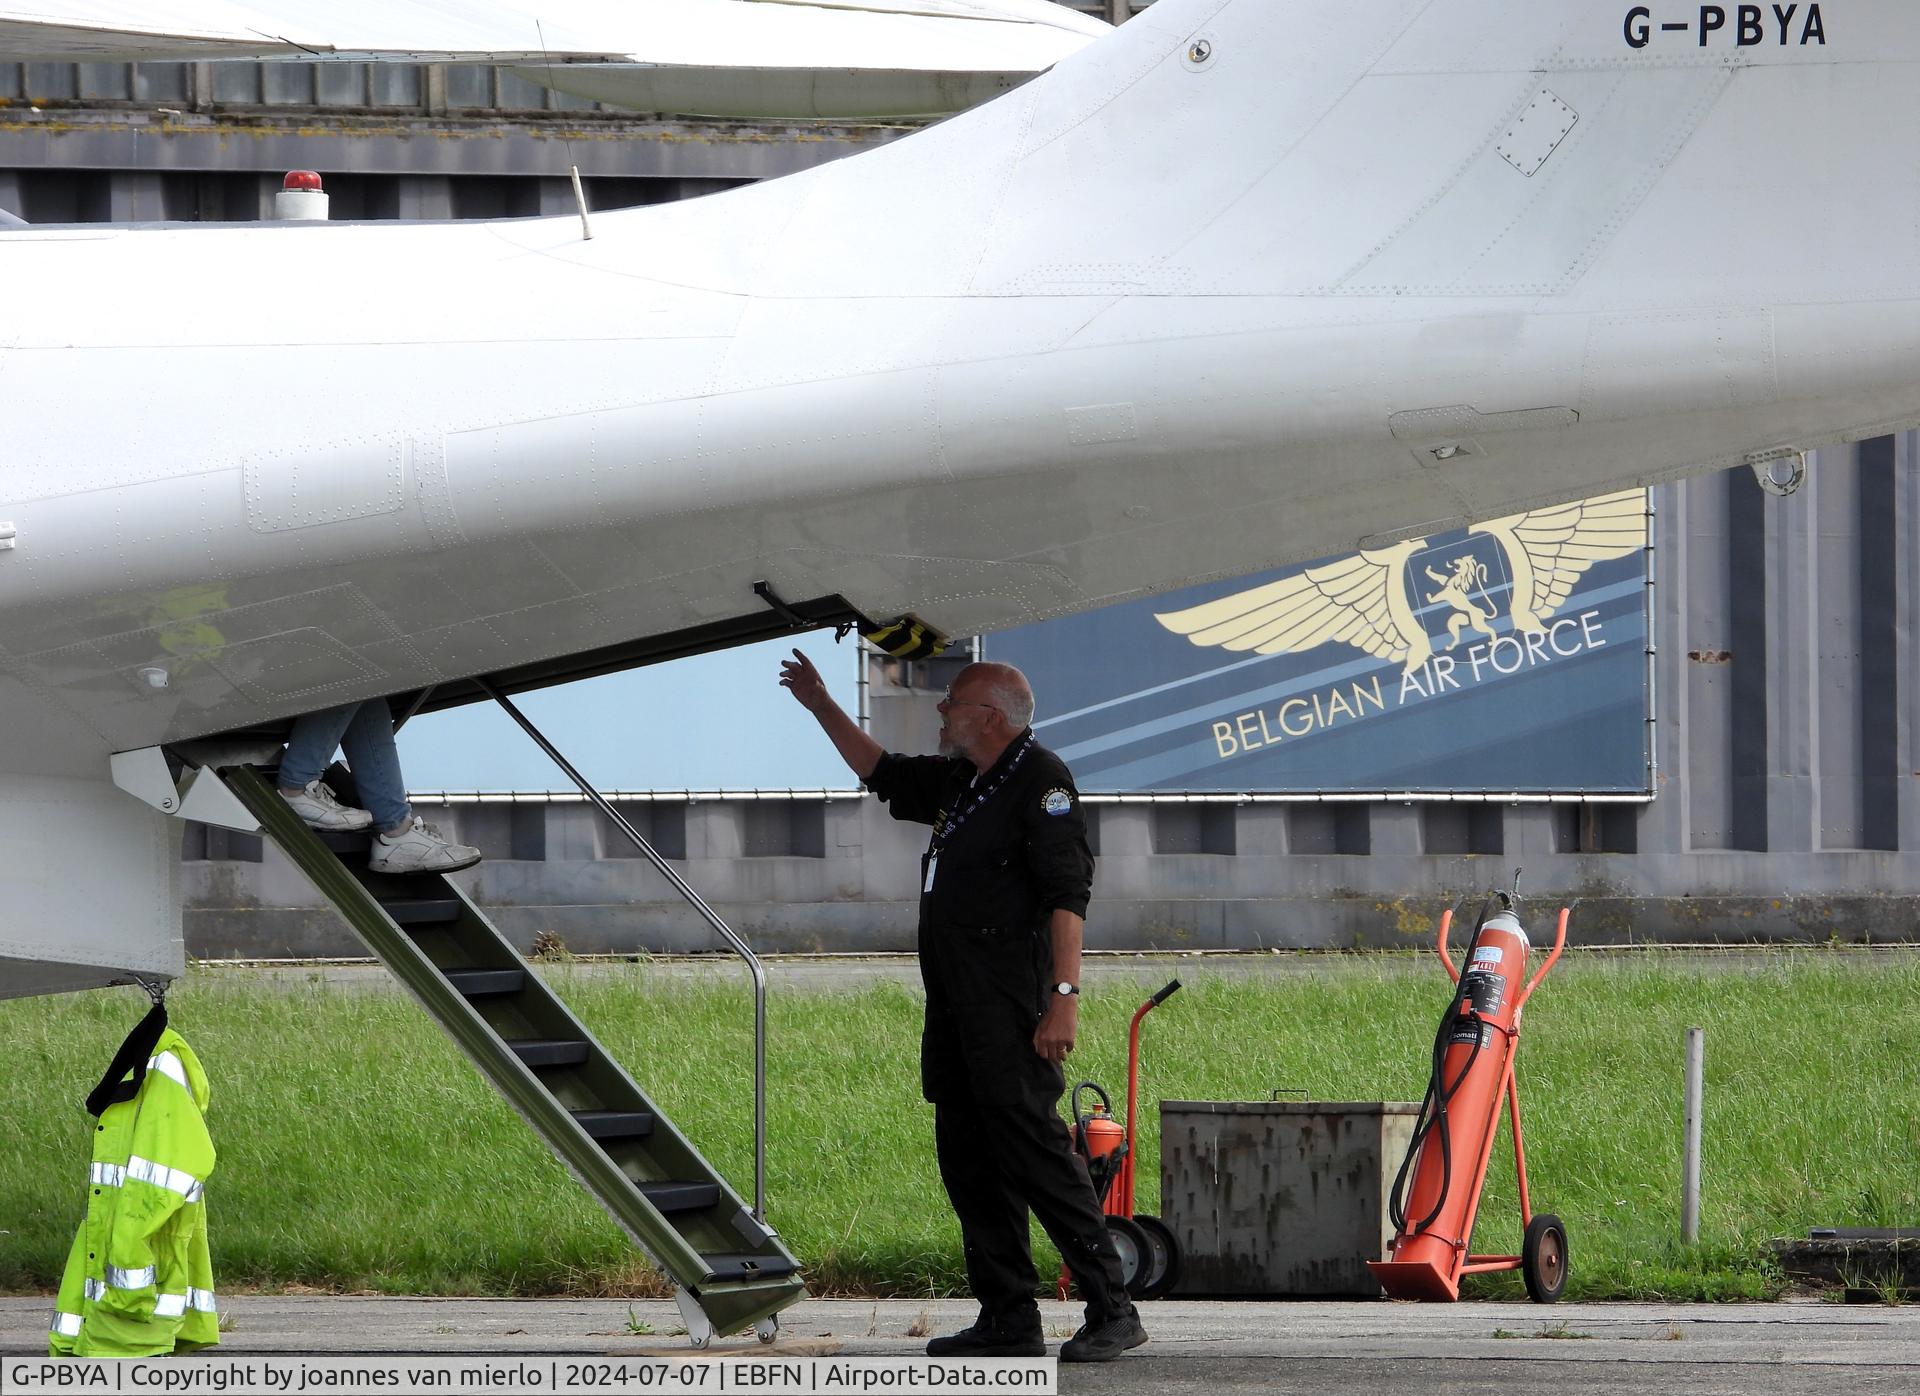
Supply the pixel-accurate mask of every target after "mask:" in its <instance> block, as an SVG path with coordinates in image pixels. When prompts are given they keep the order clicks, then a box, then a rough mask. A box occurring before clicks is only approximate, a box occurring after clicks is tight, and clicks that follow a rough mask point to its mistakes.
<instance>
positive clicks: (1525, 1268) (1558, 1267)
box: [1520, 1212, 1567, 1304]
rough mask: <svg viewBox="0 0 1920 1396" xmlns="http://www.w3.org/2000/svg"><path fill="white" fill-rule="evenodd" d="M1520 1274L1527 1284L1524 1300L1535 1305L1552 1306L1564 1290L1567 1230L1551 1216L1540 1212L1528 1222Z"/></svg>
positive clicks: (1522, 1247)
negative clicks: (1531, 1301) (1529, 1300)
mask: <svg viewBox="0 0 1920 1396" xmlns="http://www.w3.org/2000/svg"><path fill="white" fill-rule="evenodd" d="M1520 1273H1521V1275H1522V1276H1523V1277H1524V1278H1525V1279H1526V1282H1527V1297H1528V1298H1529V1299H1531V1300H1533V1302H1534V1303H1536V1304H1551V1303H1553V1302H1554V1300H1556V1299H1558V1298H1559V1297H1560V1291H1561V1290H1563V1289H1565V1288H1566V1287H1567V1228H1566V1227H1565V1226H1563V1225H1562V1224H1561V1222H1560V1218H1558V1217H1556V1216H1554V1215H1553V1213H1551V1212H1542V1213H1540V1214H1539V1215H1538V1216H1536V1217H1535V1218H1534V1219H1533V1220H1532V1221H1530V1222H1528V1223H1527V1236H1526V1240H1525V1241H1524V1242H1523V1243H1522V1244H1521V1247H1520Z"/></svg>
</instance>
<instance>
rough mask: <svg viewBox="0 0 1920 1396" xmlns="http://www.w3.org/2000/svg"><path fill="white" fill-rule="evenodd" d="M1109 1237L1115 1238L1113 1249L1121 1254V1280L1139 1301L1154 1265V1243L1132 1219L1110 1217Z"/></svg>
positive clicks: (1108, 1223) (1130, 1293) (1108, 1222)
mask: <svg viewBox="0 0 1920 1396" xmlns="http://www.w3.org/2000/svg"><path fill="white" fill-rule="evenodd" d="M1107 1235H1109V1236H1111V1237H1112V1238H1113V1248H1114V1249H1115V1250H1116V1251H1118V1252H1120V1278H1121V1280H1122V1281H1123V1282H1124V1283H1125V1284H1126V1287H1127V1293H1128V1294H1129V1295H1132V1296H1133V1297H1134V1298H1136V1299H1137V1298H1139V1297H1140V1286H1141V1285H1143V1284H1145V1283H1146V1279H1147V1270H1148V1267H1149V1266H1151V1265H1152V1263H1153V1243H1152V1242H1151V1241H1149V1240H1147V1233H1146V1232H1144V1231H1142V1230H1141V1229H1140V1228H1139V1227H1138V1226H1137V1225H1135V1223H1134V1220H1133V1218H1131V1217H1108V1218H1107Z"/></svg>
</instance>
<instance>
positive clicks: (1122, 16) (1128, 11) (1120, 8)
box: [1107, 0, 1133, 24]
mask: <svg viewBox="0 0 1920 1396" xmlns="http://www.w3.org/2000/svg"><path fill="white" fill-rule="evenodd" d="M1132 18H1133V0H1107V23H1108V24H1120V23H1123V22H1125V21H1126V20H1129V19H1132Z"/></svg>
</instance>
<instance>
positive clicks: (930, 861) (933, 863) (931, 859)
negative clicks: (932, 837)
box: [920, 853, 940, 892]
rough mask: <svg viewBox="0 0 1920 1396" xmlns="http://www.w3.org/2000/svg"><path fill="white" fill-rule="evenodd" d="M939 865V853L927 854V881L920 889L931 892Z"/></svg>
mask: <svg viewBox="0 0 1920 1396" xmlns="http://www.w3.org/2000/svg"><path fill="white" fill-rule="evenodd" d="M939 866H940V855H939V854H938V853H929V854H928V855H927V881H926V884H925V885H924V886H923V887H921V889H920V890H921V891H922V892H931V891H932V890H933V874H934V872H935V871H936V870H937V869H938V868H939Z"/></svg>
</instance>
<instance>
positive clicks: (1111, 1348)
mask: <svg viewBox="0 0 1920 1396" xmlns="http://www.w3.org/2000/svg"><path fill="white" fill-rule="evenodd" d="M1146 1340H1147V1330H1146V1329H1145V1328H1143V1327H1141V1325H1140V1313H1139V1310H1137V1309H1135V1308H1134V1307H1133V1305H1131V1304H1129V1305H1127V1310H1126V1312H1125V1313H1123V1314H1116V1315H1115V1316H1114V1317H1112V1318H1110V1319H1107V1320H1105V1321H1103V1322H1101V1323H1098V1324H1094V1323H1088V1324H1086V1325H1085V1326H1083V1327H1082V1328H1081V1330H1080V1331H1079V1332H1078V1333H1075V1334H1074V1335H1073V1336H1072V1337H1071V1338H1069V1339H1067V1341H1066V1342H1065V1344H1063V1345H1062V1346H1061V1348H1060V1360H1061V1361H1062V1362H1111V1361H1113V1359H1114V1358H1116V1357H1118V1356H1119V1355H1120V1354H1121V1353H1123V1352H1125V1351H1126V1350H1127V1349H1128V1348H1137V1347H1139V1346H1140V1345H1141V1344H1142V1343H1144V1342H1146Z"/></svg>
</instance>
